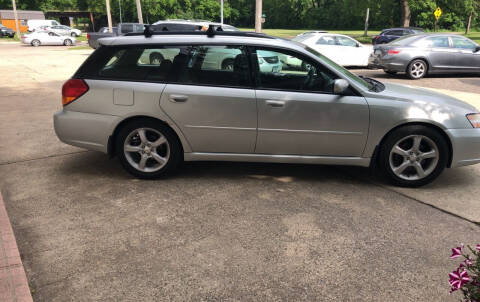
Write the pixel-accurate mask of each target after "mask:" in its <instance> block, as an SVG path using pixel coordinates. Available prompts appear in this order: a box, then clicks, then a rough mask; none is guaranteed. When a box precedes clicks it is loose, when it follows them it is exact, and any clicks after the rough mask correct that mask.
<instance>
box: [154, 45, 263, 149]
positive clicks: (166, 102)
mask: <svg viewBox="0 0 480 302" xmlns="http://www.w3.org/2000/svg"><path fill="white" fill-rule="evenodd" d="M220 53H222V54H228V55H216V54H220ZM211 54H214V55H213V56H212V55H211ZM214 58H216V59H217V60H218V62H217V63H214V62H213V61H212V60H213V59H214ZM225 58H229V59H230V58H233V66H232V68H222V60H224V59H225ZM224 66H225V65H224ZM171 70H172V72H171V73H170V74H169V78H168V84H167V86H166V88H165V90H164V92H163V94H162V98H161V101H160V104H161V108H162V109H163V110H164V111H165V112H166V113H167V114H168V115H169V116H170V117H171V118H172V119H173V120H174V122H175V123H176V125H177V126H178V127H179V128H180V129H181V131H182V132H183V134H184V135H185V137H186V138H187V140H188V142H189V143H190V146H191V148H192V150H193V151H194V152H214V153H253V152H254V148H255V141H256V136H257V104H256V98H255V90H254V89H253V85H252V82H251V74H250V69H249V63H248V57H247V53H246V48H245V47H244V46H229V45H196V46H192V47H189V48H188V49H187V48H185V49H183V50H182V52H180V53H179V54H177V55H176V56H175V57H174V59H173V62H172V66H171Z"/></svg>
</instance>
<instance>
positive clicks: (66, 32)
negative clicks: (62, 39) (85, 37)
mask: <svg viewBox="0 0 480 302" xmlns="http://www.w3.org/2000/svg"><path fill="white" fill-rule="evenodd" d="M37 31H45V32H47V33H56V34H58V35H60V36H72V37H79V36H81V35H82V31H81V30H79V29H76V28H71V27H69V26H65V25H55V26H48V25H42V26H40V27H39V28H38V29H37Z"/></svg>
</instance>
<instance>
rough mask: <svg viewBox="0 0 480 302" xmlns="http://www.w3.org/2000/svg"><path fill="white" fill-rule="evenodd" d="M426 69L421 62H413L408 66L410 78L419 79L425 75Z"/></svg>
mask: <svg viewBox="0 0 480 302" xmlns="http://www.w3.org/2000/svg"><path fill="white" fill-rule="evenodd" d="M425 71H426V67H425V64H424V63H422V62H415V63H413V64H412V65H411V66H410V74H411V75H412V77H414V78H416V79H419V78H421V77H423V76H424V75H425Z"/></svg>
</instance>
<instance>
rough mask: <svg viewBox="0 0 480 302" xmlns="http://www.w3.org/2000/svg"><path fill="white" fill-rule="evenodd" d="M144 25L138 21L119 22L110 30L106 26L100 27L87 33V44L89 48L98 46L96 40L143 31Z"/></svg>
mask: <svg viewBox="0 0 480 302" xmlns="http://www.w3.org/2000/svg"><path fill="white" fill-rule="evenodd" d="M144 30H145V25H143V24H140V23H119V24H118V25H117V27H112V32H110V31H109V29H108V27H102V28H100V30H99V31H98V32H89V33H87V40H88V45H89V46H90V47H91V48H94V49H96V48H98V47H99V46H100V44H99V42H98V40H99V39H101V38H108V37H117V36H123V35H126V34H128V33H132V32H143V31H144Z"/></svg>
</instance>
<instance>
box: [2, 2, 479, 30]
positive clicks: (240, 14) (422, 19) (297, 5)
mask: <svg viewBox="0 0 480 302" xmlns="http://www.w3.org/2000/svg"><path fill="white" fill-rule="evenodd" d="M120 2H121V5H122V19H123V21H124V22H135V21H137V12H136V5H135V1H134V0H120ZM141 2H142V7H143V16H144V21H145V22H148V23H153V22H156V21H158V20H162V19H168V18H170V19H177V18H181V19H205V20H211V21H219V20H220V3H219V1H218V0H141ZM110 3H111V7H112V10H111V11H112V15H113V19H114V21H115V22H119V20H120V15H119V0H110ZM409 5H410V10H411V19H410V24H411V26H419V27H423V28H426V29H429V30H433V28H434V25H435V18H434V16H433V11H434V10H435V9H436V8H437V6H439V7H441V8H442V10H443V15H442V16H441V18H440V20H439V22H438V24H439V27H440V28H443V29H448V30H454V31H463V30H465V27H466V25H467V20H468V16H469V15H470V13H471V12H473V18H472V28H476V27H480V16H479V14H478V12H479V11H480V0H409ZM17 7H18V9H32V10H38V9H40V10H43V11H48V10H80V11H93V12H96V13H98V15H99V16H100V14H101V13H104V12H105V0H17ZM0 8H1V9H8V8H11V0H0ZM367 8H370V20H369V27H370V28H376V29H381V28H386V27H393V26H399V25H400V23H401V22H400V21H401V20H400V16H401V12H400V0H361V1H360V0H263V12H264V13H265V14H266V15H267V18H266V23H265V24H264V27H265V28H311V29H335V28H343V29H362V28H363V26H364V23H365V13H366V9H367ZM254 14H255V1H254V0H225V6H224V18H225V21H226V22H227V23H230V24H232V25H236V26H240V27H253V25H254Z"/></svg>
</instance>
